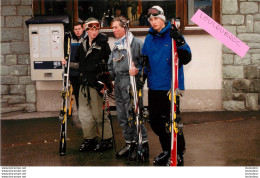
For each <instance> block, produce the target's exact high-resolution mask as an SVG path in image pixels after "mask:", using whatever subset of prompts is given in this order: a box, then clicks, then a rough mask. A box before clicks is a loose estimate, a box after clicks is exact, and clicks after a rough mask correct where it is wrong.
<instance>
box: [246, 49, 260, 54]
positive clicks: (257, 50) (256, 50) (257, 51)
mask: <svg viewBox="0 0 260 178" xmlns="http://www.w3.org/2000/svg"><path fill="white" fill-rule="evenodd" d="M247 53H248V54H260V49H249V51H248V52H247Z"/></svg>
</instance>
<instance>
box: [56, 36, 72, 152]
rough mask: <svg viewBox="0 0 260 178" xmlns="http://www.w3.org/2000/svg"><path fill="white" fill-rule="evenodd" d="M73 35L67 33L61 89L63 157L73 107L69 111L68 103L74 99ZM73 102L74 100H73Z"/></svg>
mask: <svg viewBox="0 0 260 178" xmlns="http://www.w3.org/2000/svg"><path fill="white" fill-rule="evenodd" d="M71 37H72V36H71V33H70V32H68V33H65V37H64V39H67V55H68V57H66V59H67V63H66V65H65V66H63V70H64V71H63V74H62V75H63V77H62V89H61V92H60V94H61V97H62V108H61V110H60V114H59V120H60V122H61V131H60V148H59V153H60V155H61V156H64V155H66V142H67V120H68V117H69V116H70V115H71V106H70V108H69V109H68V101H69V100H71V99H72V91H73V89H72V86H71V85H70V84H69V70H70V67H69V66H70V54H71V48H70V43H71ZM72 101H73V100H72Z"/></svg>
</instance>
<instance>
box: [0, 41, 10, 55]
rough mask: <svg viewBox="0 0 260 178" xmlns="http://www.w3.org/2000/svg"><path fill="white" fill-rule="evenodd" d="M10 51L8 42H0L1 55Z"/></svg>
mask: <svg viewBox="0 0 260 178" xmlns="http://www.w3.org/2000/svg"><path fill="white" fill-rule="evenodd" d="M10 53H11V44H10V43H1V55H5V54H10Z"/></svg>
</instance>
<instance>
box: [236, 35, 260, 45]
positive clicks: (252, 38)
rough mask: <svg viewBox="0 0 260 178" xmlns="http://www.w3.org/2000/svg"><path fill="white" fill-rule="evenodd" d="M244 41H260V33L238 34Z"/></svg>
mask: <svg viewBox="0 0 260 178" xmlns="http://www.w3.org/2000/svg"><path fill="white" fill-rule="evenodd" d="M237 37H238V38H239V39H240V40H241V41H243V42H251V43H259V42H260V34H238V36H237Z"/></svg>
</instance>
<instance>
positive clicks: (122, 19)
mask: <svg viewBox="0 0 260 178" xmlns="http://www.w3.org/2000/svg"><path fill="white" fill-rule="evenodd" d="M113 22H120V23H119V25H120V27H125V25H126V23H127V19H126V18H125V17H123V16H120V17H115V18H114V19H113V20H112V23H113Z"/></svg>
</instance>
